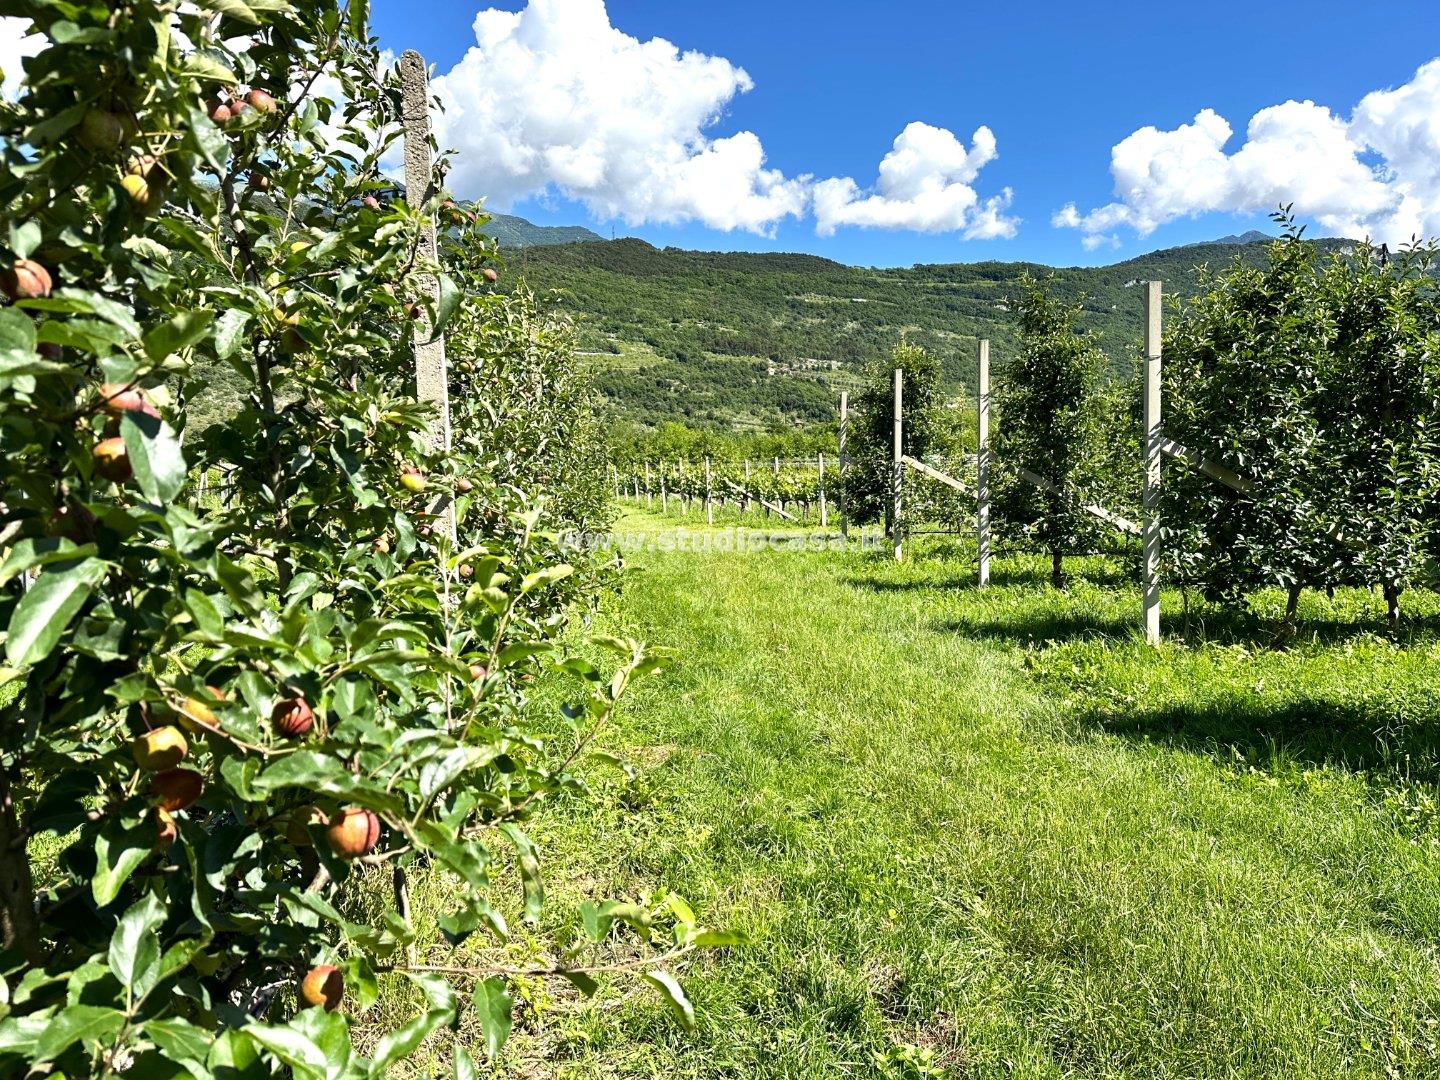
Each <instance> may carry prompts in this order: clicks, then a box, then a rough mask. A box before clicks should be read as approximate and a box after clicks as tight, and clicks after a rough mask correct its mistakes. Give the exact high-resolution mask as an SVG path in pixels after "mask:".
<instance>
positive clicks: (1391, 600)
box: [1385, 581, 1401, 634]
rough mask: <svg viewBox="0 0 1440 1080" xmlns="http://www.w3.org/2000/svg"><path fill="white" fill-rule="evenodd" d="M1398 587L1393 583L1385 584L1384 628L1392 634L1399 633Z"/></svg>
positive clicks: (1399, 591) (1399, 590)
mask: <svg viewBox="0 0 1440 1080" xmlns="http://www.w3.org/2000/svg"><path fill="white" fill-rule="evenodd" d="M1400 593H1401V589H1400V586H1399V585H1397V584H1395V583H1394V582H1393V581H1387V582H1386V583H1385V627H1386V629H1387V630H1389V631H1390V633H1392V634H1398V633H1399V632H1400Z"/></svg>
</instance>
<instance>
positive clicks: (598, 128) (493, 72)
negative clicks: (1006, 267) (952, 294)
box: [432, 0, 1017, 238]
mask: <svg viewBox="0 0 1440 1080" xmlns="http://www.w3.org/2000/svg"><path fill="white" fill-rule="evenodd" d="M474 30H475V42H476V44H475V46H474V47H473V48H471V49H470V50H469V51H468V52H467V53H466V54H465V56H464V57H463V58H462V59H461V60H460V62H459V63H458V64H456V65H455V67H453V68H451V69H450V70H449V71H446V72H442V73H439V74H438V75H437V76H436V78H435V79H434V81H433V84H432V85H433V89H434V91H435V93H436V94H437V95H438V96H439V97H440V99H441V100H442V101H443V103H444V105H445V115H444V116H443V117H440V118H439V119H438V120H437V123H436V135H437V138H438V140H439V143H440V145H441V146H442V147H445V148H447V149H453V150H455V151H456V155H455V157H454V159H453V166H452V169H451V172H450V174H449V178H448V179H449V183H450V186H451V188H452V189H453V190H454V191H455V192H456V193H457V194H459V195H460V196H462V197H464V198H472V199H473V198H479V197H481V196H485V197H488V198H489V200H490V202H491V204H492V205H494V206H496V207H497V208H500V209H505V208H508V207H509V206H511V205H512V204H513V203H515V202H516V201H518V200H520V199H524V198H526V197H533V196H541V197H543V196H544V195H546V194H550V193H559V194H561V195H564V196H566V197H568V198H571V199H575V200H577V201H579V202H581V203H583V204H584V205H585V206H586V207H588V208H589V209H590V211H591V212H592V213H593V214H595V215H596V216H597V217H599V218H602V219H611V218H619V219H621V220H623V221H625V222H627V223H628V224H631V225H640V224H659V225H667V224H677V223H683V222H691V221H696V222H700V223H701V224H704V225H707V226H709V227H711V228H715V229H727V230H728V229H745V230H749V231H751V232H755V233H760V234H762V235H766V234H773V232H774V230H775V228H776V226H777V225H778V224H779V223H780V222H782V221H784V220H786V219H790V218H797V219H798V218H803V217H805V215H806V214H807V213H809V212H810V211H811V210H812V208H813V210H814V212H815V215H816V225H817V228H818V231H819V232H820V233H821V235H826V236H828V235H830V234H832V233H834V232H835V230H836V229H837V228H839V227H840V226H843V225H854V226H862V227H871V228H889V229H918V230H921V231H924V232H945V231H952V230H954V231H963V232H964V234H965V235H966V237H967V238H991V237H1010V236H1014V235H1015V229H1016V224H1017V223H1016V220H1015V219H1014V218H1011V217H1009V216H1007V215H1006V213H1005V211H1006V210H1007V209H1008V207H1009V205H1010V202H1011V199H1012V193H1011V192H1010V190H1009V189H1008V188H1007V189H1005V191H1003V192H1002V193H1001V194H1000V195H996V196H993V197H992V198H989V199H987V200H985V201H983V202H982V201H981V199H980V197H979V196H978V195H977V194H976V192H975V190H974V189H973V187H971V183H972V182H973V181H974V180H975V177H976V175H977V174H978V173H979V170H980V169H981V167H982V166H984V165H985V164H986V163H987V162H989V161H991V160H993V159H994V157H995V137H994V135H993V134H991V132H990V130H989V129H988V128H981V129H980V130H979V131H978V132H976V134H975V138H974V146H973V147H972V148H970V149H967V148H966V147H965V146H964V145H963V144H962V143H961V142H960V141H959V140H958V139H956V138H955V136H954V135H952V134H951V133H950V132H949V131H946V130H944V129H943V128H936V127H930V126H929V125H926V124H911V125H910V126H909V127H908V128H906V129H905V131H904V132H903V133H902V134H901V136H900V137H899V138H898V139H897V140H896V141H895V147H894V149H893V150H892V151H891V152H890V154H888V155H887V156H886V158H885V160H884V161H883V162H882V163H881V165H880V178H879V181H878V183H877V184H876V188H875V191H874V192H873V193H867V192H863V191H861V189H860V187H859V185H858V184H856V183H855V181H854V180H851V179H849V178H848V177H847V178H841V179H831V180H825V181H822V182H819V183H817V182H816V181H815V180H814V179H813V178H812V177H811V176H809V175H800V176H787V175H785V174H784V173H783V172H781V171H780V170H777V169H773V168H769V167H767V163H766V153H765V148H764V146H763V144H762V143H761V140H760V137H759V136H758V135H756V134H754V133H753V132H750V131H742V132H739V133H738V134H735V135H730V136H726V137H716V136H714V135H712V134H711V133H710V132H711V131H712V129H713V128H714V126H715V125H716V124H717V123H718V122H720V120H722V119H723V117H724V115H725V112H726V109H727V108H728V107H729V106H730V104H731V103H732V102H733V101H734V100H735V99H736V97H738V96H739V95H740V94H744V93H747V92H749V91H750V90H751V89H752V88H753V87H754V83H753V81H752V80H751V78H750V76H749V75H748V74H746V72H745V71H744V70H743V69H742V68H739V67H737V66H736V65H734V64H732V63H731V62H730V61H729V60H726V59H725V58H723V57H718V56H708V55H706V54H704V53H700V52H693V51H692V52H682V51H681V50H680V49H679V48H677V47H676V46H675V45H673V44H671V43H670V42H668V41H665V40H663V39H660V38H654V39H651V40H649V41H640V40H639V39H637V38H634V37H631V36H630V35H628V34H626V33H624V32H623V31H621V30H619V29H617V28H616V27H614V26H613V25H611V22H610V15H609V12H608V11H607V10H606V6H605V0H529V3H528V4H527V5H526V6H525V7H524V8H523V9H522V10H520V11H518V12H508V11H498V10H489V9H487V10H482V11H481V12H479V13H478V14H477V15H476V16H475V22H474Z"/></svg>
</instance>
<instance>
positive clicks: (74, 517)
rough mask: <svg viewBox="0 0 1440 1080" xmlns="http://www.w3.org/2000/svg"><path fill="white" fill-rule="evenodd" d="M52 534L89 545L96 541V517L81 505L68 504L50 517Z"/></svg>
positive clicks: (58, 508)
mask: <svg viewBox="0 0 1440 1080" xmlns="http://www.w3.org/2000/svg"><path fill="white" fill-rule="evenodd" d="M50 533H51V535H53V536H63V537H64V538H65V539H67V540H74V541H75V542H76V543H77V544H88V543H90V541H92V540H94V539H95V515H94V514H92V513H91V512H90V510H89V509H88V508H87V507H85V506H82V505H81V504H80V503H66V504H65V505H64V506H60V507H57V508H56V510H55V512H54V513H53V514H51V515H50Z"/></svg>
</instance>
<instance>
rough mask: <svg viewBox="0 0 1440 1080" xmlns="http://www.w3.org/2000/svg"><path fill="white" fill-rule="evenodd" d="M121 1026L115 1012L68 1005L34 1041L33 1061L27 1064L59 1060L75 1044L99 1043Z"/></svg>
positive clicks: (119, 1015) (121, 1018) (121, 1017)
mask: <svg viewBox="0 0 1440 1080" xmlns="http://www.w3.org/2000/svg"><path fill="white" fill-rule="evenodd" d="M124 1023H125V1014H124V1013H122V1012H121V1011H120V1010H119V1009H110V1008H105V1007H103V1006H100V1005H71V1006H70V1007H69V1008H67V1009H62V1010H61V1011H60V1013H59V1014H57V1015H56V1016H55V1017H54V1019H52V1020H51V1021H50V1023H49V1024H48V1025H47V1026H46V1028H45V1033H44V1034H43V1035H41V1036H40V1038H38V1039H37V1040H36V1041H35V1057H34V1060H33V1061H32V1062H31V1064H35V1065H38V1064H41V1063H42V1062H46V1061H52V1060H54V1059H55V1058H57V1057H59V1056H60V1055H61V1054H63V1053H64V1052H65V1051H66V1050H68V1049H70V1047H72V1046H74V1045H75V1044H76V1043H77V1042H78V1043H85V1044H87V1045H88V1044H93V1043H102V1042H104V1041H105V1040H107V1039H109V1038H110V1037H112V1036H114V1035H115V1034H116V1033H117V1032H118V1031H119V1030H120V1028H121V1026H122V1025H123V1024H124Z"/></svg>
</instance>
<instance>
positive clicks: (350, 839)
mask: <svg viewBox="0 0 1440 1080" xmlns="http://www.w3.org/2000/svg"><path fill="white" fill-rule="evenodd" d="M325 840H326V842H327V843H328V844H329V845H330V850H331V851H333V852H334V853H335V854H336V855H338V856H340V858H342V859H358V858H360V857H361V856H362V855H368V854H370V852H371V851H373V850H375V845H376V843H378V842H379V840H380V819H379V818H378V817H376V816H375V814H374V813H373V812H372V811H370V810H365V809H362V808H361V807H358V806H350V807H347V808H346V809H344V810H341V811H340V812H339V813H337V814H336V815H335V816H334V817H332V818H331V819H330V824H329V826H328V827H327V828H326V829H325Z"/></svg>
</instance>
